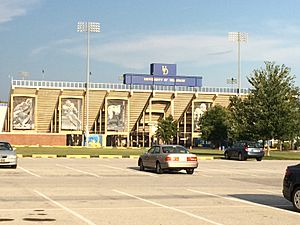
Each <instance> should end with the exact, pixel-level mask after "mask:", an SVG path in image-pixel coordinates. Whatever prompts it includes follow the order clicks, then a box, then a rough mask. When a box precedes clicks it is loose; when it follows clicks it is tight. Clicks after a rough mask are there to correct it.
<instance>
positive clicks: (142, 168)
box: [139, 159, 145, 171]
mask: <svg viewBox="0 0 300 225" xmlns="http://www.w3.org/2000/svg"><path fill="white" fill-rule="evenodd" d="M139 165H140V171H144V170H145V167H144V163H143V160H141V159H140V162H139Z"/></svg>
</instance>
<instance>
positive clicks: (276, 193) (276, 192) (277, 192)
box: [256, 189, 282, 195]
mask: <svg viewBox="0 0 300 225" xmlns="http://www.w3.org/2000/svg"><path fill="white" fill-rule="evenodd" d="M256 190H258V191H261V192H267V193H271V194H275V195H281V194H282V192H281V191H271V190H265V189H256Z"/></svg>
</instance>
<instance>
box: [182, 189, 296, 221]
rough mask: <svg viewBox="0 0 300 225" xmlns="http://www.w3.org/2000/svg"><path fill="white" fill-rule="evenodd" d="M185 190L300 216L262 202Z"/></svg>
mask: <svg viewBox="0 0 300 225" xmlns="http://www.w3.org/2000/svg"><path fill="white" fill-rule="evenodd" d="M186 190H187V191H190V192H194V193H198V194H203V195H208V196H213V197H216V198H221V199H225V200H229V201H235V202H240V203H245V204H248V205H253V206H259V207H263V208H267V209H273V210H277V211H280V212H285V213H290V214H293V215H297V216H300V214H299V213H297V212H293V211H288V210H285V209H279V208H275V207H273V206H268V205H263V204H259V203H254V202H249V201H246V200H242V199H237V198H233V197H224V196H221V195H216V194H211V193H207V192H203V191H197V190H193V189H186Z"/></svg>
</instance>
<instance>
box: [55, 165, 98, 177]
mask: <svg viewBox="0 0 300 225" xmlns="http://www.w3.org/2000/svg"><path fill="white" fill-rule="evenodd" d="M56 166H59V167H64V168H66V169H69V170H73V171H76V172H79V173H84V174H88V175H91V176H94V177H100V176H99V175H97V174H95V173H89V172H86V171H83V170H78V169H75V168H72V167H69V166H64V165H60V164H56Z"/></svg>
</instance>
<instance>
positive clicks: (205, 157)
mask: <svg viewBox="0 0 300 225" xmlns="http://www.w3.org/2000/svg"><path fill="white" fill-rule="evenodd" d="M197 159H198V160H213V159H214V157H213V156H198V157H197Z"/></svg>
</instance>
